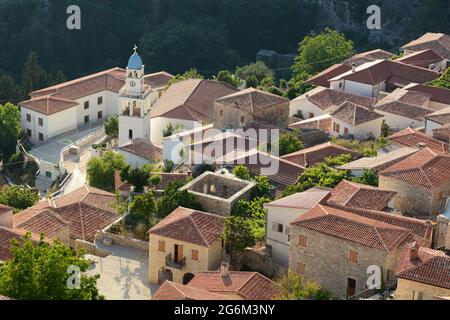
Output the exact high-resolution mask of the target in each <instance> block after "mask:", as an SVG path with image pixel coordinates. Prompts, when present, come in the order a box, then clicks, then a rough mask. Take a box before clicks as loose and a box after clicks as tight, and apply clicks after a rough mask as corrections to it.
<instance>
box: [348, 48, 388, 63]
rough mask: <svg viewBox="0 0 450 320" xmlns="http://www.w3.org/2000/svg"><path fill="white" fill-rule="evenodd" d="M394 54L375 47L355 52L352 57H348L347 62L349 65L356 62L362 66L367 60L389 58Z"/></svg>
mask: <svg viewBox="0 0 450 320" xmlns="http://www.w3.org/2000/svg"><path fill="white" fill-rule="evenodd" d="M393 55H394V54H393V53H391V52H388V51H385V50H382V49H374V50H370V51H365V52H361V53H358V54H355V55H354V56H353V57H351V58H350V59H347V60H346V62H347V64H348V65H349V66H351V65H352V63H355V65H357V66H360V65H362V64H364V63H366V62H371V61H375V60H379V59H389V58H390V57H392V56H393Z"/></svg>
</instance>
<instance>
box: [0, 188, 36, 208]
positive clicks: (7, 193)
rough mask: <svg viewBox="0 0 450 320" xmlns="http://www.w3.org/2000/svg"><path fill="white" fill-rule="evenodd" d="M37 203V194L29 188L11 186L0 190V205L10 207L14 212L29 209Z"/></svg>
mask: <svg viewBox="0 0 450 320" xmlns="http://www.w3.org/2000/svg"><path fill="white" fill-rule="evenodd" d="M38 201H39V195H38V193H37V192H36V191H33V190H31V189H29V188H25V187H19V186H12V187H3V188H1V189H0V204H4V205H6V206H10V207H11V208H14V209H16V211H19V210H23V209H26V208H29V207H31V206H33V205H35V204H36V203H37V202H38Z"/></svg>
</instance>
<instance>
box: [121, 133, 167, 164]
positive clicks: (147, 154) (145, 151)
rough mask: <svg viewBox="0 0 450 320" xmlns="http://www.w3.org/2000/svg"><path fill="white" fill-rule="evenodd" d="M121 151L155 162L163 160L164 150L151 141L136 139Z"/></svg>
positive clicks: (122, 147)
mask: <svg viewBox="0 0 450 320" xmlns="http://www.w3.org/2000/svg"><path fill="white" fill-rule="evenodd" d="M119 149H120V150H123V151H126V152H129V153H131V154H134V155H136V156H139V157H141V158H144V159H147V160H151V161H153V162H160V161H161V160H162V149H161V148H159V147H157V146H155V145H154V144H153V143H151V142H150V141H149V140H144V139H140V138H139V139H135V140H133V141H132V142H131V143H129V144H126V145H123V146H121V147H119Z"/></svg>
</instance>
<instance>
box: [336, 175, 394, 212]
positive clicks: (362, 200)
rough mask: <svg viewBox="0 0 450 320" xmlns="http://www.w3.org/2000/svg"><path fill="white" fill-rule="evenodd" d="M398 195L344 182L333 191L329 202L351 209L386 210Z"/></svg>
mask: <svg viewBox="0 0 450 320" xmlns="http://www.w3.org/2000/svg"><path fill="white" fill-rule="evenodd" d="M396 194H397V192H393V191H387V190H382V189H379V188H376V187H372V186H367V185H363V184H359V183H355V182H350V181H347V180H342V181H341V182H340V183H339V184H338V185H337V186H336V187H334V189H333V190H331V198H330V199H329V200H328V201H329V202H335V203H337V204H340V205H343V206H349V207H357V208H363V209H371V210H384V209H385V208H386V207H387V206H388V204H389V201H391V200H392V199H393V198H394V197H395V195H396Z"/></svg>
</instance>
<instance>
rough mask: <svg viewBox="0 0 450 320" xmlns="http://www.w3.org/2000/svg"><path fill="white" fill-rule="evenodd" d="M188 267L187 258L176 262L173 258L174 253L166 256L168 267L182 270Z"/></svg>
mask: <svg viewBox="0 0 450 320" xmlns="http://www.w3.org/2000/svg"><path fill="white" fill-rule="evenodd" d="M185 265H186V257H184V258H183V259H181V260H175V259H173V258H172V253H169V254H168V255H167V256H166V267H170V268H176V269H182V268H183V267H184V266H185Z"/></svg>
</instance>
